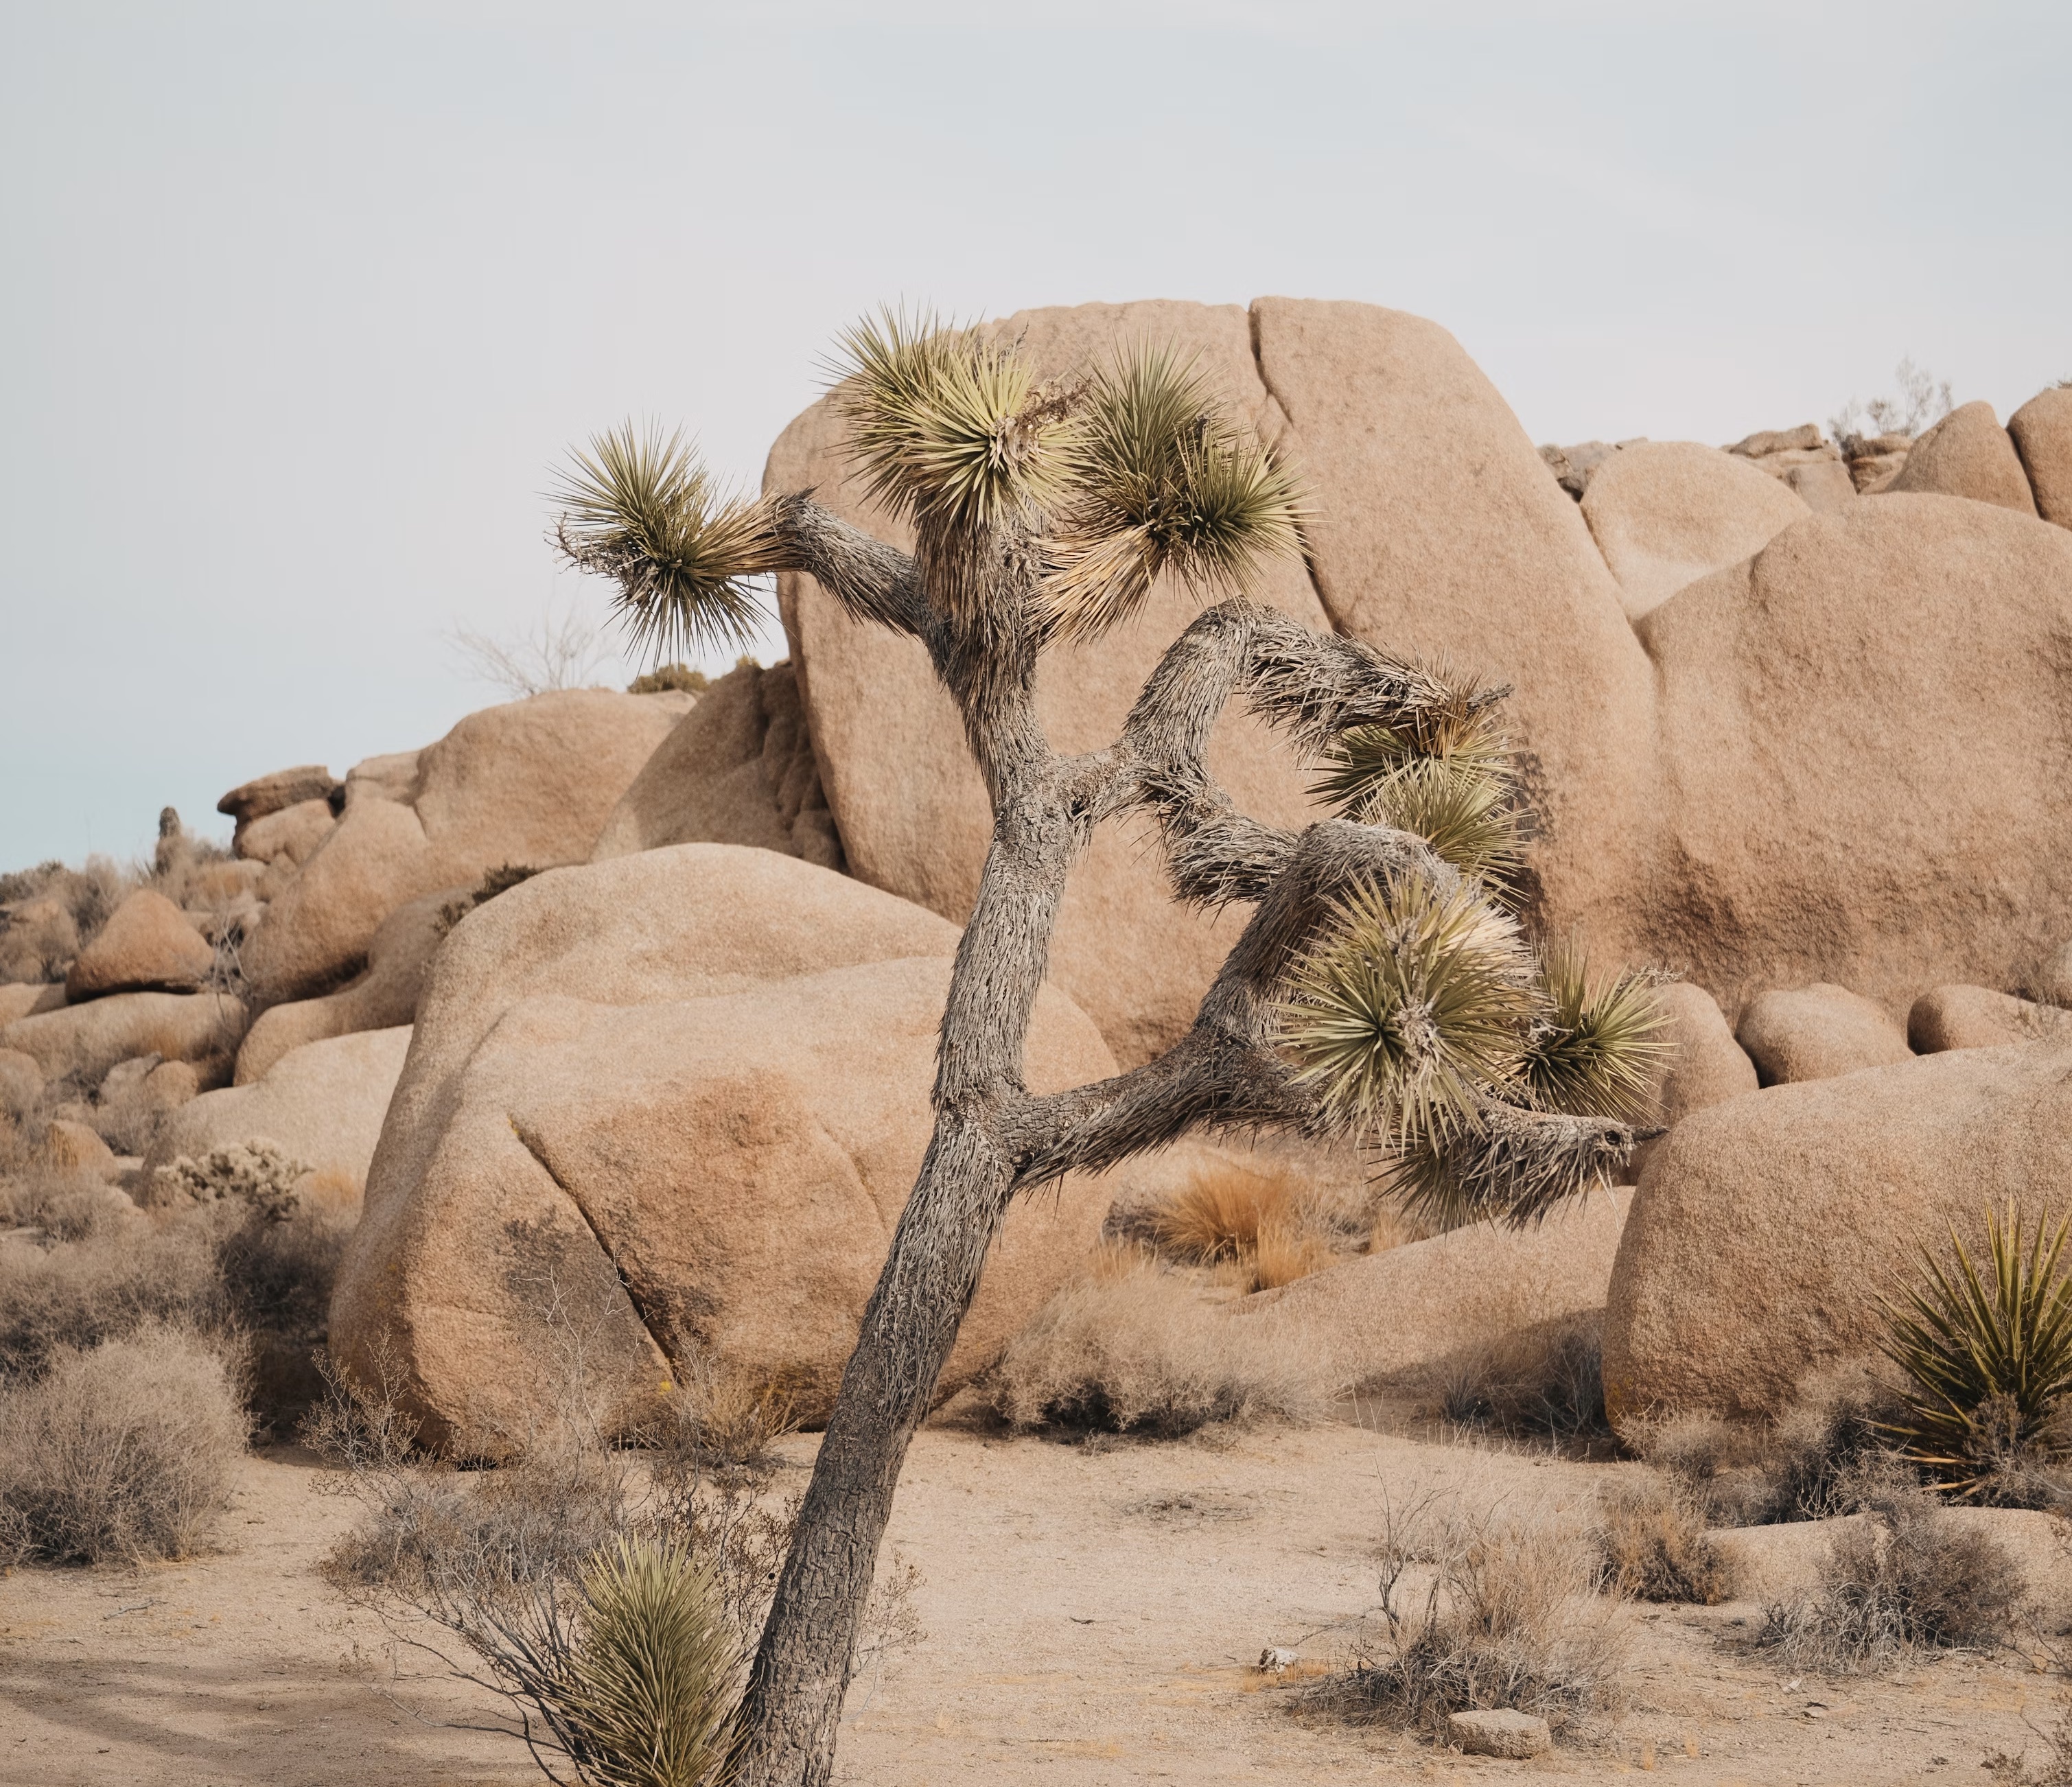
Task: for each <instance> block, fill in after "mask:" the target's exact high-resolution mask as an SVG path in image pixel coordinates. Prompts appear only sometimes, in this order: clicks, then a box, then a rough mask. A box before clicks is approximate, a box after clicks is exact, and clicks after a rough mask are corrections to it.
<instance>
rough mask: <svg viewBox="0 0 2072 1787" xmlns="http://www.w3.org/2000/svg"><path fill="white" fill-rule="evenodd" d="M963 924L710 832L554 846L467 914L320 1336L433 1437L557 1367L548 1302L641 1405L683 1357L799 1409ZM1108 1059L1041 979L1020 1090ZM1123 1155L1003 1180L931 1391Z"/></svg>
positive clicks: (1020, 1316)
mask: <svg viewBox="0 0 2072 1787" xmlns="http://www.w3.org/2000/svg"><path fill="white" fill-rule="evenodd" d="M955 948H956V930H955V927H953V926H951V925H949V924H948V923H947V922H945V921H943V919H941V918H937V917H936V916H935V914H931V913H929V912H927V911H925V910H922V909H921V908H919V907H917V906H912V905H911V904H909V903H907V902H904V901H902V900H898V899H896V898H893V897H892V896H891V895H890V894H886V893H882V892H879V891H878V889H874V888H871V887H869V886H867V885H864V884H863V883H861V882H859V881H851V880H849V879H848V878H846V877H843V876H841V875H837V874H834V873H831V872H829V871H828V870H826V869H820V868H816V867H815V866H813V865H810V864H808V863H805V862H804V861H800V860H799V859H797V858H796V857H790V856H787V855H782V854H779V853H778V852H774V851H768V850H759V849H750V848H741V847H738V846H732V845H726V844H684V845H677V846H675V847H673V848H664V849H659V850H650V851H644V852H640V853H639V854H637V855H633V856H627V857H612V858H610V859H607V860H606V861H603V862H600V863H597V864H594V865H590V866H588V867H585V868H580V869H557V870H554V871H553V872H551V873H547V874H544V875H541V876H537V877H535V878H533V879H532V880H531V881H527V882H525V883H524V885H522V886H520V887H517V888H514V889H512V891H511V892H509V893H506V894H504V895H503V896H502V897H501V898H498V899H497V900H495V901H494V902H491V903H490V904H489V905H487V906H483V907H482V908H480V909H479V910H477V911H475V912H474V913H472V914H470V915H469V916H468V918H467V919H466V920H464V921H463V923H462V924H461V925H460V926H458V928H457V929H456V930H455V931H454V935H453V936H452V937H451V938H450V939H449V940H448V942H447V944H446V947H445V948H444V949H443V950H442V951H441V952H440V955H439V957H438V961H437V962H436V963H434V967H433V971H432V976H431V981H430V985H429V986H428V987H427V988H426V993H425V996H424V999H423V1000H422V1002H421V1005H420V1008H419V1019H418V1025H417V1040H416V1042H415V1044H414V1045H413V1049H412V1051H411V1054H410V1058H409V1062H408V1064H407V1065H406V1066H405V1071H404V1074H403V1077H402V1079H401V1082H400V1084H399V1085H398V1087H397V1092H396V1096H395V1099H394V1100H393V1103H392V1105H391V1107H390V1110H389V1119H388V1124H387V1126H386V1128H385V1129H384V1132H383V1134H382V1138H381V1144H380V1148H379V1149H378V1150H377V1151H376V1155H375V1159H374V1163H373V1166H372V1171H371V1173H370V1174H369V1177H368V1190H367V1202H366V1209H365V1214H364V1217H363V1218H362V1220H361V1222H360V1226H359V1228H358V1230H356V1232H355V1234H354V1236H353V1239H352V1243H351V1245H350V1247H349V1248H348V1250H347V1255H346V1258H345V1261H344V1263H343V1267H342V1269H341V1271H340V1275H339V1281H338V1289H337V1292H336V1295H335V1299H334V1301H333V1304H332V1310H331V1337H332V1344H333V1345H334V1347H335V1348H336V1349H338V1351H339V1356H340V1357H341V1358H343V1359H344V1360H345V1361H346V1362H347V1364H348V1365H349V1366H368V1365H370V1364H371V1362H372V1361H373V1360H374V1359H376V1358H377V1357H379V1356H380V1355H381V1354H383V1353H384V1352H385V1353H387V1354H389V1356H390V1357H391V1358H392V1359H393V1362H394V1366H395V1367H396V1368H397V1370H400V1371H401V1374H402V1378H403V1382H404V1385H405V1388H406V1390H407V1392H408V1396H409V1402H410V1404H411V1406H412V1407H413V1409H414V1410H415V1411H417V1412H419V1413H421V1415H423V1416H424V1417H425V1418H426V1419H427V1420H428V1422H429V1423H430V1429H431V1432H433V1433H434V1435H435V1436H437V1437H438V1439H439V1440H441V1441H442V1443H443V1444H446V1445H447V1446H448V1447H449V1448H455V1449H458V1450H460V1451H462V1452H487V1453H495V1452H500V1451H501V1450H504V1449H507V1448H508V1446H509V1444H511V1443H512V1435H513V1434H514V1433H516V1432H520V1431H521V1430H522V1425H523V1423H524V1419H525V1418H526V1411H527V1410H528V1408H530V1407H537V1406H538V1405H539V1403H540V1401H541V1399H543V1398H544V1397H545V1396H546V1395H548V1394H549V1392H550V1391H551V1387H552V1378H553V1370H554V1366H553V1357H554V1348H555V1344H556V1342H555V1338H554V1337H553V1336H552V1335H550V1334H549V1333H548V1332H547V1331H546V1330H545V1328H544V1327H543V1325H542V1322H543V1319H544V1318H543V1316H542V1313H541V1312H542V1311H543V1310H545V1309H546V1308H549V1301H550V1299H558V1300H559V1301H558V1307H559V1308H561V1309H562V1310H563V1311H564V1312H565V1313H567V1314H568V1315H569V1319H571V1320H574V1321H578V1322H579V1323H580V1324H581V1325H582V1332H583V1333H585V1334H586V1336H587V1337H588V1338H587V1341H586V1346H587V1354H586V1357H587V1359H588V1362H589V1365H590V1369H591V1370H593V1371H594V1373H595V1374H596V1376H595V1379H594V1382H596V1383H597V1385H598V1387H599V1388H600V1389H601V1390H602V1391H608V1392H610V1393H611V1395H615V1396H616V1397H618V1398H619V1399H622V1401H623V1405H624V1406H626V1407H628V1408H629V1410H630V1411H631V1412H632V1413H634V1414H637V1412H638V1410H639V1406H640V1405H641V1403H642V1402H643V1399H647V1398H649V1397H652V1395H653V1394H654V1392H655V1391H656V1387H657V1386H659V1385H660V1384H662V1383H663V1382H664V1380H665V1379H667V1378H669V1377H670V1376H671V1374H672V1373H674V1372H676V1371H678V1370H688V1369H691V1368H692V1367H693V1362H697V1361H701V1362H704V1363H705V1365H707V1366H710V1367H711V1368H713V1369H716V1370H720V1371H721V1372H722V1373H724V1374H729V1375H730V1376H733V1377H735V1378H741V1379H745V1380H746V1381H748V1382H771V1381H781V1382H784V1383H786V1384H787V1386H789V1387H790V1388H791V1391H792V1392H793V1394H794V1395H795V1397H796V1400H797V1406H798V1407H799V1408H800V1411H801V1413H802V1414H803V1415H805V1416H806V1417H807V1418H808V1419H809V1420H812V1419H819V1418H820V1417H822V1416H824V1414H825V1412H826V1411H827V1408H828V1406H829V1403H830V1401H831V1399H832V1397H833V1391H834V1387H835V1384H836V1382H837V1378H838V1377H839V1374H840V1372H841V1366H842V1364H843V1362H845V1358H846V1357H847V1355H848V1353H849V1349H850V1348H851V1346H852V1345H853V1342H854V1340H855V1337H856V1333H857V1322H858V1321H859V1319H860V1317H861V1312H862V1308H863V1304H864V1300H865V1298H866V1297H867V1296H868V1295H869V1293H870V1288H871V1286H872V1284H873V1283H874V1281H875V1279H876V1276H877V1274H878V1270H879V1267H880V1266H881V1265H882V1261H883V1258H884V1253H885V1249H886V1245H887V1243H888V1240H889V1238H890V1230H891V1225H892V1223H893V1222H894V1220H895V1219H896V1218H897V1216H898V1212H899V1210H900V1209H901V1208H902V1206H903V1205H904V1202H905V1200H906V1195H907V1193H908V1190H909V1189H910V1188H911V1183H912V1180H913V1177H914V1173H915V1170H916V1169H917V1168H918V1166H919V1162H920V1159H921V1156H922V1152H923V1149H924V1148H925V1147H926V1145H927V1139H928V1134H929V1129H930V1123H931V1117H930V1112H929V1107H928V1091H929V1087H930V1084H931V1080H932V1078H933V1073H934V1057H935V1034H936V1029H937V1026H938V1025H939V1022H940V1020H941V1015H942V1006H943V995H944V992H945V989H946V988H947V985H948V975H949V972H950V960H949V958H950V955H951V954H952V951H954V949H955ZM1028 1071H1029V1075H1030V1084H1031V1086H1032V1087H1043V1088H1046V1089H1048V1088H1055V1087H1064V1086H1067V1085H1070V1084H1073V1083H1076V1082H1079V1081H1082V1080H1084V1079H1087V1078H1094V1077H1098V1076H1100V1075H1102V1074H1106V1073H1108V1072H1110V1071H1112V1057H1111V1056H1110V1054H1109V1053H1108V1050H1107V1049H1106V1048H1105V1047H1104V1045H1103V1044H1102V1043H1101V1041H1100V1036H1099V1034H1098V1033H1097V1032H1096V1030H1095V1029H1094V1028H1093V1027H1092V1025H1091V1024H1090V1023H1089V1022H1088V1021H1087V1019H1086V1017H1084V1016H1083V1014H1082V1013H1079V1012H1078V1011H1077V1010H1075V1009H1074V1008H1073V1006H1072V1005H1071V1002H1070V1001H1069V1000H1067V999H1065V998H1064V996H1063V995H1062V994H1060V993H1059V992H1057V991H1056V990H1055V989H1054V988H1046V991H1045V992H1044V993H1043V995H1042V998H1041V999H1040V1000H1039V1001H1038V1009H1037V1014H1036V1019H1035V1024H1034V1030H1033V1032H1032V1034H1031V1038H1030V1051H1029V1061H1028ZM1152 1170H1156V1169H1152ZM1130 1177H1131V1176H1130V1174H1129V1173H1128V1170H1127V1169H1124V1171H1122V1172H1120V1173H1116V1174H1114V1175H1111V1176H1109V1178H1108V1179H1107V1180H1103V1181H1090V1180H1084V1179H1079V1178H1076V1177H1075V1178H1073V1179H1070V1180H1068V1181H1067V1182H1066V1184H1065V1185H1064V1187H1063V1190H1062V1193H1060V1194H1059V1195H1055V1196H1054V1195H1051V1194H1049V1193H1046V1195H1045V1196H1043V1197H1038V1198H1031V1199H1026V1200H1022V1201H1020V1202H1017V1204H1016V1206H1014V1208H1013V1210H1012V1211H1011V1212H1010V1213H1009V1217H1008V1219H1007V1222H1006V1225H1005V1229H1004V1230H1003V1232H1002V1234H1001V1238H1000V1239H999V1240H998V1241H997V1242H996V1243H995V1245H994V1251H993V1255H992V1256H991V1259H990V1262H989V1265H988V1267H987V1268H986V1272H985V1279H984V1281H983V1283H982V1284H981V1285H980V1290H979V1292H978V1296H977V1299H976V1302H975V1303H974V1304H973V1306H972V1311H971V1313H970V1316H969V1317H968V1319H967V1321H966V1323H965V1325H964V1330H963V1333H962V1334H961V1336H960V1339H959V1341H958V1345H957V1349H956V1354H955V1355H954V1356H953V1358H952V1361H951V1363H950V1366H949V1368H948V1371H947V1372H946V1374H945V1375H944V1377H943V1382H942V1385H941V1393H942V1394H943V1395H949V1394H950V1393H952V1391H955V1390H956V1389H957V1388H958V1387H959V1386H961V1385H963V1384H964V1383H965V1382H968V1381H969V1380H970V1379H971V1378H972V1376H973V1375H974V1374H976V1373H977V1372H978V1371H980V1370H982V1369H984V1368H985V1366H987V1365H988V1364H989V1363H990V1362H991V1360H992V1359H993V1357H994V1356H995V1355H996V1354H997V1352H998V1351H999V1349H1001V1346H1003V1345H1005V1341H1006V1340H1007V1339H1008V1337H1009V1336H1010V1335H1011V1334H1012V1333H1013V1332H1014V1331H1015V1329H1017V1328H1018V1327H1019V1326H1020V1325H1022V1323H1023V1322H1024V1321H1026V1320H1027V1319H1028V1317H1030V1315H1031V1314H1033V1313H1034V1311H1035V1309H1036V1308H1038V1307H1039V1306H1040V1305H1041V1304H1042V1302H1043V1300H1045V1299H1046V1297H1047V1296H1050V1293H1051V1292H1053V1291H1054V1289H1055V1288H1056V1287H1057V1286H1058V1285H1059V1284H1060V1283H1061V1282H1062V1281H1063V1279H1064V1278H1065V1277H1066V1276H1067V1275H1068V1274H1069V1273H1070V1272H1071V1271H1073V1270H1075V1268H1076V1267H1077V1265H1078V1264H1079V1261H1080V1259H1082V1258H1083V1255H1084V1251H1085V1249H1086V1247H1087V1246H1088V1245H1089V1244H1090V1243H1091V1241H1092V1240H1093V1239H1094V1237H1095V1235H1096V1234H1097V1233H1098V1231H1099V1230H1100V1224H1101V1220H1102V1218H1103V1216H1104V1214H1105V1212H1106V1210H1107V1209H1108V1203H1109V1201H1110V1198H1111V1197H1112V1195H1113V1193H1114V1191H1115V1189H1116V1186H1115V1185H1114V1184H1112V1183H1111V1182H1110V1181H1123V1182H1124V1183H1125V1184H1127V1183H1128V1181H1129V1179H1130Z"/></svg>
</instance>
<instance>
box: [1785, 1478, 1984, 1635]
mask: <svg viewBox="0 0 2072 1787" xmlns="http://www.w3.org/2000/svg"><path fill="white" fill-rule="evenodd" d="M2024 1592H2025V1591H2024V1586H2023V1583H2022V1580H2021V1572H2020V1571H2019V1570H2017V1569H2016V1566H2015V1563H2014V1561H2013V1559H2011V1558H2010V1557H2009V1556H2008V1553H2007V1550H2006V1547H2004V1546H2002V1545H2001V1544H2000V1543H1999V1542H1998V1541H1996V1539H1994V1538H1992V1536H1991V1535H1990V1534H1985V1533H1982V1532H1979V1531H1976V1530H1972V1529H1969V1528H1966V1527H1964V1526H1960V1525H1959V1523H1958V1522H1956V1521H1955V1519H1954V1518H1952V1517H1951V1515H1950V1514H1949V1513H1948V1512H1947V1510H1945V1509H1944V1508H1943V1507H1942V1505H1941V1503H1940V1502H1939V1501H1938V1500H1937V1498H1936V1497H1935V1496H1934V1493H1932V1492H1930V1491H1929V1490H1926V1489H1922V1488H1920V1487H1919V1486H1918V1485H1901V1486H1896V1487H1893V1488H1889V1489H1885V1491H1883V1492H1882V1493H1878V1494H1877V1495H1876V1496H1875V1497H1873V1498H1872V1499H1871V1501H1870V1503H1869V1506H1868V1507H1867V1509H1866V1510H1865V1513H1864V1516H1863V1518H1860V1519H1859V1520H1858V1521H1856V1522H1852V1523H1850V1524H1848V1525H1847V1526H1844V1529H1843V1530H1840V1531H1839V1532H1838V1533H1836V1535H1835V1539H1834V1545H1833V1549H1832V1551H1831V1552H1830V1553H1829V1555H1828V1556H1827V1559H1825V1560H1824V1561H1823V1563H1822V1564H1821V1567H1820V1575H1819V1588H1818V1590H1817V1591H1816V1592H1815V1593H1814V1594H1812V1595H1810V1596H1802V1597H1799V1598H1798V1599H1795V1600H1790V1601H1787V1602H1783V1603H1780V1604H1776V1605H1774V1606H1772V1607H1770V1608H1766V1610H1765V1617H1764V1621H1763V1625H1762V1629H1761V1631H1760V1632H1759V1633H1757V1640H1756V1641H1757V1643H1758V1644H1759V1645H1762V1646H1764V1647H1766V1649H1770V1650H1772V1651H1774V1653H1776V1655H1777V1658H1778V1661H1779V1662H1780V1663H1781V1664H1782V1666H1784V1667H1785V1668H1786V1669H1787V1670H1792V1671H1794V1672H1805V1673H1808V1674H1823V1675H1841V1674H1856V1673H1858V1672H1860V1671H1863V1670H1872V1669H1876V1668H1878V1667H1880V1666H1883V1665H1885V1664H1887V1663H1889V1662H1892V1661H1893V1660H1894V1659H1895V1658H1899V1657H1902V1656H1905V1655H1907V1654H1909V1653H1912V1652H1914V1651H1918V1650H1923V1649H1945V1648H1950V1647H1954V1646H1963V1647H1967V1648H1978V1649H1991V1648H1992V1647H1993V1646H1995V1645H2000V1644H2004V1643H2005V1642H2006V1641H2007V1640H2008V1636H2009V1634H2010V1633H2011V1631H2012V1628H2013V1624H2014V1621H2015V1619H2016V1615H2017V1614H2018V1612H2020V1609H2021V1603H2022V1599H2023V1595H2024Z"/></svg>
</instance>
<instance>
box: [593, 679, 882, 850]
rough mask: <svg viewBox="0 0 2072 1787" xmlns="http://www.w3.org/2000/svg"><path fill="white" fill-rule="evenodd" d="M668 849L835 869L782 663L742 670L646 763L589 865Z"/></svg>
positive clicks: (801, 721) (823, 807)
mask: <svg viewBox="0 0 2072 1787" xmlns="http://www.w3.org/2000/svg"><path fill="white" fill-rule="evenodd" d="M664 844H754V845H755V846H757V847H758V848H761V849H764V850H781V851H783V852H784V854H785V855H786V856H787V857H804V859H805V860H806V861H808V862H813V863H818V864H819V865H820V867H822V868H823V869H840V868H841V866H842V852H841V838H840V837H838V836H837V835H836V832H835V822H834V815H833V814H831V813H830V812H829V811H828V803H827V799H826V797H825V796H824V795H823V794H822V793H821V792H820V770H819V768H818V767H817V766H816V764H815V763H814V762H813V746H812V740H811V739H810V738H809V737H808V736H807V733H806V717H805V712H804V709H803V707H802V706H801V705H800V700H799V680H798V678H797V677H796V676H794V675H793V674H792V670H791V665H790V664H788V663H780V664H775V665H772V666H771V668H769V669H767V670H763V669H760V668H758V667H757V666H755V665H754V664H742V665H741V666H740V667H739V668H737V669H735V670H733V671H731V672H729V673H728V674H727V675H726V676H722V677H721V678H720V679H719V680H718V681H717V682H716V683H714V684H713V685H712V686H711V687H710V688H708V689H707V690H706V691H705V692H704V693H703V694H702V695H701V696H699V697H698V700H697V706H696V707H694V708H693V709H691V711H690V712H689V713H687V714H685V716H684V717H683V718H682V719H680V720H679V721H677V722H676V728H675V729H674V730H673V731H672V732H671V733H670V734H669V736H668V737H666V738H665V739H664V740H663V741H662V742H661V744H660V746H658V747H657V748H656V752H655V754H654V755H653V756H652V757H651V758H648V762H647V763H646V764H645V765H644V766H643V767H642V769H641V771H640V773H639V774H638V775H636V776H635V778H633V785H632V786H631V787H629V788H628V789H627V791H626V792H625V793H624V794H623V795H621V796H620V797H619V804H618V805H617V806H616V807H614V808H613V809H612V810H611V817H610V818H609V819H607V820H606V821H605V823H604V829H603V830H602V832H599V833H598V839H597V843H596V844H595V846H594V848H593V849H592V851H591V852H590V853H591V857H592V860H593V861H602V860H603V859H604V858H605V857H623V856H624V855H626V854H627V852H630V851H634V850H654V849H657V848H660V847H661V846H663V845H664Z"/></svg>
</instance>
